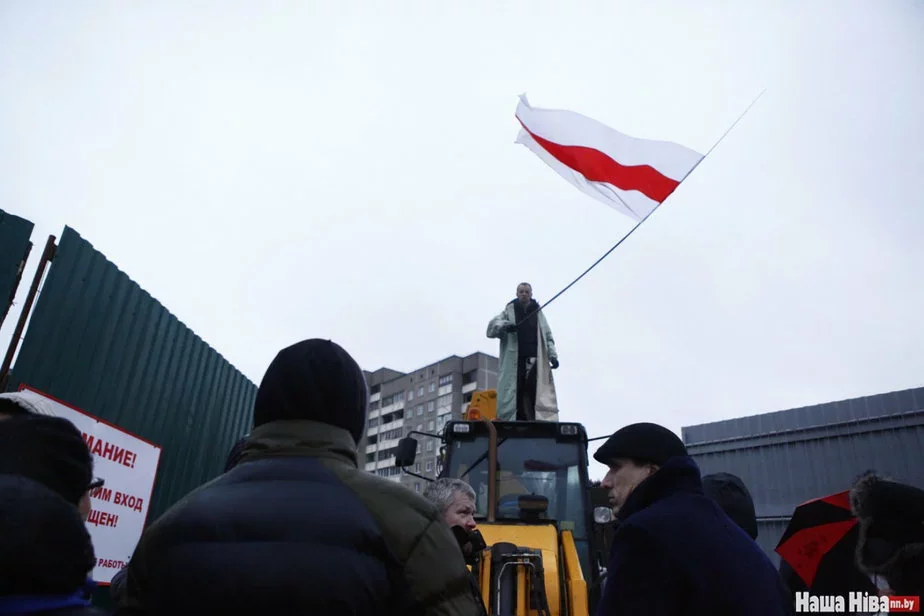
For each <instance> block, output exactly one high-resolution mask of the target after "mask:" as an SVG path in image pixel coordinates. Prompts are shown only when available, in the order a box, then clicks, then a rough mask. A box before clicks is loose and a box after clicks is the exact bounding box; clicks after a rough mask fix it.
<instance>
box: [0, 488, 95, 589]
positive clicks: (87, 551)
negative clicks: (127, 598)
mask: <svg viewBox="0 0 924 616" xmlns="http://www.w3.org/2000/svg"><path fill="white" fill-rule="evenodd" d="M0 553H2V554H3V557H2V558H0V597H13V596H16V595H26V596H28V595H39V596H44V595H62V594H69V593H73V592H75V591H77V590H79V589H81V587H82V586H83V585H84V584H85V583H86V580H87V575H89V573H90V572H91V571H92V570H93V567H94V565H95V564H96V558H95V555H94V552H93V542H92V540H91V539H90V534H89V532H87V527H86V525H85V524H84V520H82V519H81V517H80V514H79V513H78V512H77V508H76V507H74V505H73V504H71V503H69V502H67V501H66V500H64V499H63V498H62V497H61V496H60V495H59V494H56V493H55V492H54V491H52V490H50V489H48V488H47V487H46V486H44V485H42V484H41V483H39V482H38V481H33V480H32V479H29V478H28V477H23V476H21V475H0Z"/></svg>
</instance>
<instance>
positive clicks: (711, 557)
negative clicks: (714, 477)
mask: <svg viewBox="0 0 924 616" xmlns="http://www.w3.org/2000/svg"><path fill="white" fill-rule="evenodd" d="M618 518H619V527H618V528H617V530H616V533H615V534H614V537H613V543H612V548H611V551H610V562H609V567H608V568H607V579H606V586H605V588H604V591H603V597H602V599H601V601H600V607H599V608H598V611H597V616H622V615H626V616H629V615H631V616H637V615H639V614H645V616H673V615H680V614H683V615H685V616H686V615H698V614H702V615H703V616H745V615H746V616H783V615H787V616H788V615H790V614H792V613H793V606H792V603H791V598H790V597H789V594H788V592H787V591H786V589H785V588H784V586H783V583H782V581H781V579H780V577H779V575H778V574H777V571H776V568H775V567H774V566H773V563H771V562H770V559H769V558H768V557H767V556H766V554H764V553H763V551H762V550H761V549H760V547H758V545H757V544H756V543H755V542H754V541H753V540H752V539H751V538H750V537H749V536H748V535H747V534H746V533H745V532H744V531H743V530H741V528H740V527H739V526H738V525H737V524H736V523H735V522H733V521H732V520H730V519H729V518H728V516H726V515H725V514H724V513H723V512H722V509H721V508H720V507H719V506H718V505H717V504H716V503H715V502H714V501H713V500H712V499H710V498H708V497H707V496H705V494H704V493H703V487H702V480H701V478H700V473H699V468H698V467H697V466H696V463H695V462H694V461H693V460H692V458H689V457H686V456H684V457H677V458H672V459H670V460H668V462H667V463H666V464H665V465H664V466H663V467H661V469H660V470H658V472H656V473H655V474H654V475H652V476H651V477H649V478H648V479H646V480H645V481H643V482H642V483H641V484H639V485H638V486H637V487H636V488H635V490H633V492H632V493H631V494H630V495H629V498H628V499H626V502H625V504H624V505H623V507H622V508H621V509H620V510H619V514H618Z"/></svg>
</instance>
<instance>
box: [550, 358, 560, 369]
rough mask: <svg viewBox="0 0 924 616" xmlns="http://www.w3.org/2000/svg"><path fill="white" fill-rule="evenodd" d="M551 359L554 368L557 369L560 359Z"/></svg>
mask: <svg viewBox="0 0 924 616" xmlns="http://www.w3.org/2000/svg"><path fill="white" fill-rule="evenodd" d="M549 361H551V362H552V370H555V369H556V368H558V360H557V359H551V360H549Z"/></svg>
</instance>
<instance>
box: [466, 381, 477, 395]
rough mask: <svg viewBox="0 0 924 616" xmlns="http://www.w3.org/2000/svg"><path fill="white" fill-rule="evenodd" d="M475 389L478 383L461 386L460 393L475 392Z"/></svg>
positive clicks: (473, 382)
mask: <svg viewBox="0 0 924 616" xmlns="http://www.w3.org/2000/svg"><path fill="white" fill-rule="evenodd" d="M476 389H478V382H477V381H472V382H471V383H468V384H466V385H463V386H462V393H463V394H467V393H468V392H470V391H475V390H476Z"/></svg>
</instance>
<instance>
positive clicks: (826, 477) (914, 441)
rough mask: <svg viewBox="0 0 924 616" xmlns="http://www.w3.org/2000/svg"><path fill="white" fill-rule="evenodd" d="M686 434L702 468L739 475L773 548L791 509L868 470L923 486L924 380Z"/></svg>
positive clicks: (766, 544) (765, 541)
mask: <svg viewBox="0 0 924 616" xmlns="http://www.w3.org/2000/svg"><path fill="white" fill-rule="evenodd" d="M683 440H684V442H685V443H686V445H687V449H688V450H689V452H690V455H691V456H692V457H693V458H694V459H695V460H696V462H697V464H699V466H700V469H701V471H702V473H703V474H704V475H706V474H709V473H718V472H728V473H733V474H735V475H738V476H739V477H741V479H742V480H743V481H744V483H745V485H747V487H748V490H750V492H751V496H752V497H753V498H754V505H755V508H756V510H757V516H758V522H759V529H760V535H759V536H758V542H759V543H760V544H761V547H763V548H764V550H765V551H766V552H767V553H768V554H769V555H770V556H771V558H773V560H774V562H777V563H778V562H779V558H778V557H777V555H776V553H775V552H773V549H774V548H775V547H776V544H777V542H778V541H779V538H780V537H781V536H782V533H783V530H784V529H785V528H786V523H787V522H788V519H789V516H790V515H791V514H792V511H793V509H794V508H795V507H796V506H797V505H799V504H800V503H803V502H805V501H807V500H810V499H812V498H816V497H819V496H826V495H828V494H834V493H836V492H841V491H843V490H847V489H849V488H850V486H851V485H852V483H853V481H854V479H856V477H857V476H858V475H860V474H861V473H863V472H864V471H867V470H876V471H878V472H880V473H884V474H887V475H890V476H891V477H892V478H893V479H895V480H896V481H900V482H903V483H908V484H911V485H914V486H917V487H919V488H924V388H918V389H909V390H904V391H898V392H891V393H886V394H879V395H875V396H868V397H865V398H856V399H853V400H844V401H840V402H831V403H828V404H820V405H816V406H811V407H805V408H799V409H791V410H787V411H778V412H775V413H767V414H764V415H756V416H752V417H742V418H738V419H732V420H728V421H721V422H715V423H711V424H703V425H699V426H691V427H689V428H684V429H683Z"/></svg>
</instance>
